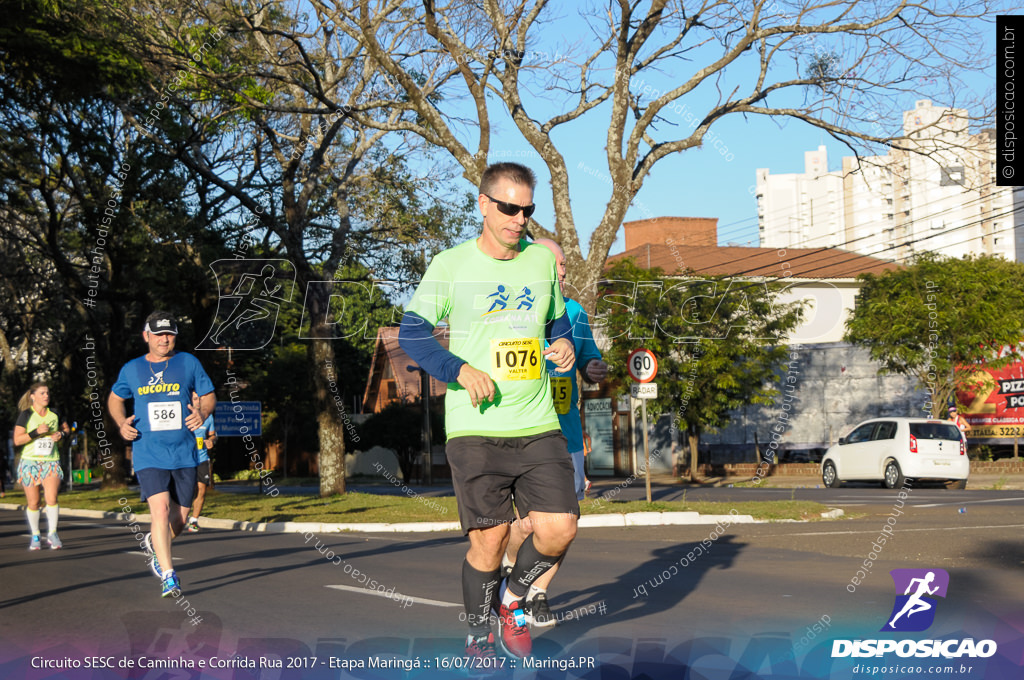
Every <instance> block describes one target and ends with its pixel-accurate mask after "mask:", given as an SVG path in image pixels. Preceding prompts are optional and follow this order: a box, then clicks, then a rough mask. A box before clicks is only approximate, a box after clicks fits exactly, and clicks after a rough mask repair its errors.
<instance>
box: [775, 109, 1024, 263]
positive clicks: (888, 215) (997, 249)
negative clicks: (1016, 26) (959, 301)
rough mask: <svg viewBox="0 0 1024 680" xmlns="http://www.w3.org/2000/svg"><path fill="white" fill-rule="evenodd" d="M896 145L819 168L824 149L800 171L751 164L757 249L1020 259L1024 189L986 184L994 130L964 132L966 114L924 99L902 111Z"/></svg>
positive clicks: (1023, 256) (990, 180)
mask: <svg viewBox="0 0 1024 680" xmlns="http://www.w3.org/2000/svg"><path fill="white" fill-rule="evenodd" d="M903 131H904V135H905V137H904V138H903V139H902V140H901V144H902V145H903V146H908V147H912V148H916V149H918V150H920V151H921V152H927V153H928V154H929V156H928V157H925V156H923V155H921V154H920V153H917V152H915V151H907V150H902V149H890V151H889V153H888V154H887V155H885V156H870V157H862V158H861V159H860V162H859V163H858V160H857V158H856V157H846V158H843V161H842V169H840V170H833V171H831V172H830V171H829V169H828V155H827V151H826V149H825V147H824V146H821V147H818V149H817V151H809V152H806V153H805V154H804V172H803V173H791V174H776V175H773V174H771V173H770V171H769V170H768V169H766V168H762V169H758V171H757V199H758V218H759V219H758V222H759V230H760V237H761V246H762V247H769V248H798V247H802V248H821V247H836V248H843V249H845V250H849V251H853V252H857V253H861V254H864V255H871V256H873V257H878V258H882V259H891V260H897V261H900V262H902V261H905V260H906V259H908V258H910V257H911V256H913V255H914V254H916V253H921V252H925V251H931V252H937V253H940V254H943V255H948V256H952V257H961V256H963V255H967V254H974V255H981V254H989V255H1001V256H1003V257H1005V258H1007V259H1010V260H1020V261H1024V191H1022V190H1021V189H1020V188H1013V187H999V186H996V183H995V160H996V155H995V133H994V131H992V130H983V131H982V132H980V133H978V134H971V133H970V131H969V129H968V118H967V112H966V111H965V110H964V109H950V108H944V107H939V106H932V103H931V101H929V100H927V99H924V100H920V101H918V102H916V105H915V107H914V109H913V110H911V111H906V112H904V114H903Z"/></svg>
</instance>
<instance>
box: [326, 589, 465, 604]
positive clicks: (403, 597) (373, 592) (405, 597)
mask: <svg viewBox="0 0 1024 680" xmlns="http://www.w3.org/2000/svg"><path fill="white" fill-rule="evenodd" d="M324 587H325V588H334V589H335V590H347V591H349V592H352V593H364V594H366V595H376V596H377V597H386V598H388V599H389V600H396V601H397V600H400V599H401V600H412V601H413V602H416V603H419V604H431V605H434V606H435V607H462V606H463V605H462V603H461V602H444V601H442V600H428V599H426V598H424V597H413V596H412V595H402V593H394V594H392V595H387V594H385V593H382V592H381V591H379V590H370V589H369V588H360V587H358V586H324Z"/></svg>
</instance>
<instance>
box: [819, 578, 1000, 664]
mask: <svg viewBox="0 0 1024 680" xmlns="http://www.w3.org/2000/svg"><path fill="white" fill-rule="evenodd" d="M889 573H890V574H891V575H892V580H893V584H894V585H895V587H896V599H895V602H894V603H893V606H892V612H890V613H889V617H888V619H887V620H886V624H885V625H884V626H882V628H881V632H899V633H913V632H920V631H923V630H927V629H928V628H930V627H931V625H932V624H933V623H934V622H935V611H936V609H937V605H938V600H936V599H935V598H937V597H943V598H944V597H946V591H947V590H948V589H949V573H948V572H947V571H946V570H945V569H893V570H892V571H891V572H889ZM996 650H997V648H996V643H995V641H994V640H980V641H978V642H975V641H974V639H973V638H965V639H963V640H957V639H950V640H833V641H832V658H838V657H847V656H849V657H871V656H875V657H879V656H884V655H885V654H889V653H892V652H895V654H896V655H897V656H900V657H904V658H905V657H918V658H925V657H933V658H934V657H939V656H942V657H944V658H947V659H950V658H954V657H965V656H966V657H970V658H978V657H981V658H987V657H990V656H992V655H994V654H995V653H996Z"/></svg>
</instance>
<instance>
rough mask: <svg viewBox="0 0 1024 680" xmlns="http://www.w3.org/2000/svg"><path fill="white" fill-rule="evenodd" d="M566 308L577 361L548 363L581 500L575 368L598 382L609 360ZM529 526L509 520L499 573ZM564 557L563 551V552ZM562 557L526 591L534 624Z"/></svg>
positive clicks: (544, 619) (571, 303)
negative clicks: (562, 367)
mask: <svg viewBox="0 0 1024 680" xmlns="http://www.w3.org/2000/svg"><path fill="white" fill-rule="evenodd" d="M535 243H536V244H537V245H542V246H545V247H546V248H548V249H549V250H550V251H551V252H552V253H554V254H555V265H556V267H557V270H558V285H559V287H560V288H562V293H563V295H564V294H565V290H564V288H565V275H566V269H565V254H564V253H563V252H562V249H561V248H560V247H559V245H558V244H557V243H555V242H554V241H552V240H550V239H539V240H537V241H536V242H535ZM565 311H566V314H568V316H569V323H570V324H571V325H572V338H573V346H574V348H575V350H576V363H575V364H574V365H573V366H572V368H570V369H569V370H568V371H559V370H557V367H556V366H555V365H554V364H552V363H551V362H550V361H549V362H548V363H547V369H548V373H549V375H550V379H551V392H552V397H553V399H554V402H555V412H556V413H557V414H558V423H559V425H560V426H561V428H562V434H563V435H565V438H566V440H567V441H568V443H569V453H571V454H572V464H573V468H574V471H575V485H576V498H577V499H578V500H583V497H584V496H585V494H586V488H587V485H588V482H587V478H586V474H585V470H584V462H585V458H584V444H583V425H582V423H581V421H580V409H579V395H580V391H579V385H578V384H577V382H576V370H577V368H579V370H580V372H581V373H583V375H584V377H586V379H587V381H588V382H592V383H598V382H601V381H602V380H604V379H605V378H606V377H608V364H606V363H605V362H604V361H602V360H601V351H600V350H599V349H598V348H597V344H596V343H595V342H594V336H593V334H592V333H591V332H590V320H589V319H588V318H587V313H586V311H584V309H583V306H582V305H580V303H578V302H576V301H575V300H573V299H571V298H569V297H566V298H565ZM531 530H532V527H531V523H530V520H529V519H528V518H527V519H522V520H519V521H517V522H514V523H513V524H512V531H511V532H510V536H509V541H508V546H507V547H506V549H505V556H504V557H503V558H502V575H503V576H504V575H505V574H506V573H507V572H508V571H509V570H510V569H511V567H512V565H513V564H515V556H516V553H517V551H518V550H519V546H520V545H521V544H522V542H523V541H524V540H525V539H526V537H527V536H528V535H529V534H530V531H531ZM563 558H564V554H563ZM560 564H561V560H559V562H558V563H557V564H555V566H554V567H552V568H551V569H549V570H548V571H547V572H545V573H544V574H542V575H541V576H539V577H537V580H536V581H535V582H534V583H533V585H531V586H530V590H529V592H528V593H527V595H526V601H525V606H524V610H525V613H526V619H527V621H529V622H530V623H532V624H533V625H535V626H541V627H547V626H553V625H555V617H554V616H553V615H552V614H551V608H550V607H549V606H548V597H547V589H548V586H549V585H550V584H551V580H552V579H553V578H554V576H555V574H556V573H557V572H558V567H559V565H560Z"/></svg>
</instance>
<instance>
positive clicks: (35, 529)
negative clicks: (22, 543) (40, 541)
mask: <svg viewBox="0 0 1024 680" xmlns="http://www.w3.org/2000/svg"><path fill="white" fill-rule="evenodd" d="M40 513H41V511H40V510H26V511H25V516H26V517H28V527H29V529H31V530H32V535H33V536H38V535H39V515H40Z"/></svg>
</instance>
